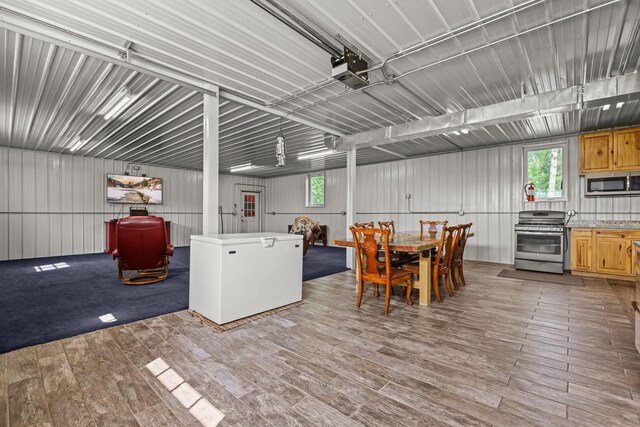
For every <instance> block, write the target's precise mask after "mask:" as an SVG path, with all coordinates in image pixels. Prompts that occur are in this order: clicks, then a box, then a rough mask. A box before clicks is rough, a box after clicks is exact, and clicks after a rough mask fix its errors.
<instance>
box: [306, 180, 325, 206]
mask: <svg viewBox="0 0 640 427" xmlns="http://www.w3.org/2000/svg"><path fill="white" fill-rule="evenodd" d="M314 176H322V177H324V180H323V185H324V203H323V204H321V205H319V204H312V203H311V178H312V177H314ZM326 203H327V176H326V175H325V174H324V172H320V173H310V174H307V176H306V180H305V206H306V207H307V208H324V206H325V204H326Z"/></svg>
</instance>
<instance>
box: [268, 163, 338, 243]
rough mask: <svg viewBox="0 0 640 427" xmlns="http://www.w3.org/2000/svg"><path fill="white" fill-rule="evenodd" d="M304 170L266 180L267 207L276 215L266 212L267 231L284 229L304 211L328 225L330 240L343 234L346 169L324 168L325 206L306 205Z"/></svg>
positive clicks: (304, 213) (282, 230) (281, 230)
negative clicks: (299, 173) (301, 172)
mask: <svg viewBox="0 0 640 427" xmlns="http://www.w3.org/2000/svg"><path fill="white" fill-rule="evenodd" d="M305 180H306V174H303V175H291V176H286V177H279V178H271V179H268V180H266V186H267V204H268V205H267V209H268V210H269V211H272V212H273V211H275V212H276V215H267V217H266V231H273V232H280V233H286V232H287V226H288V225H289V224H292V223H293V220H294V219H295V218H296V217H298V216H300V215H306V216H309V217H311V218H313V219H315V220H316V221H318V222H320V224H324V225H326V226H327V232H328V240H329V242H328V243H329V244H331V241H332V240H333V239H335V238H340V237H344V236H345V234H346V232H345V230H346V222H345V216H344V215H342V214H341V213H342V212H343V211H344V210H345V207H346V201H347V193H346V181H347V176H346V169H334V170H328V171H325V197H326V200H325V206H324V207H323V208H307V207H306V206H305V204H306V199H305V198H306V192H305Z"/></svg>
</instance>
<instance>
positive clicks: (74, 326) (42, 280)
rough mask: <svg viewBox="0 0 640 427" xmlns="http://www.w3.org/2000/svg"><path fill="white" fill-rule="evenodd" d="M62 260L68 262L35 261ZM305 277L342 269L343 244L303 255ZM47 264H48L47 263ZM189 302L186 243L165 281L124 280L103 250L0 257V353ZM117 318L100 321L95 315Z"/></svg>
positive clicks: (180, 307) (168, 310) (175, 308)
mask: <svg viewBox="0 0 640 427" xmlns="http://www.w3.org/2000/svg"><path fill="white" fill-rule="evenodd" d="M57 263H66V264H67V265H68V266H69V267H67V268H60V269H57V268H53V269H50V270H44V271H36V269H35V268H34V267H39V266H46V265H53V264H57ZM303 264H304V267H303V280H311V279H315V278H318V277H322V276H327V275H330V274H334V273H338V272H341V271H345V270H346V267H345V250H344V249H343V248H333V247H321V246H316V247H312V248H310V249H309V251H308V252H307V255H306V256H305V257H304V263H303ZM49 268H51V267H49ZM188 306H189V248H188V247H183V248H176V249H175V254H174V256H173V257H172V258H171V264H170V265H169V277H168V278H167V280H165V281H164V282H159V283H154V284H150V285H140V286H123V285H122V284H121V283H120V281H119V280H118V270H117V266H116V261H114V260H112V259H111V256H109V255H106V254H89V255H74V256H61V257H51V258H36V259H23V260H15V261H2V262H0V313H1V314H2V318H1V319H0V354H1V353H6V352H9V351H12V350H16V349H19V348H22V347H27V346H31V345H36V344H42V343H45V342H50V341H54V340H58V339H62V338H67V337H70V336H74V335H78V334H83V333H86V332H91V331H95V330H97V329H102V328H107V327H111V326H115V325H120V324H124V323H130V322H134V321H136V320H141V319H146V318H149V317H154V316H159V315H161V314H166V313H171V312H174V311H179V310H184V309H186V308H187V307H188ZM106 314H112V315H113V317H114V318H115V319H116V320H115V321H113V322H110V323H103V322H102V321H101V320H100V319H98V317H99V316H103V315H106Z"/></svg>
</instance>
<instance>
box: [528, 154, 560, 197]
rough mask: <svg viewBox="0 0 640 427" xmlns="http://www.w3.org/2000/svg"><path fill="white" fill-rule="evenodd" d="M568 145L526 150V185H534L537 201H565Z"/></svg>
mask: <svg viewBox="0 0 640 427" xmlns="http://www.w3.org/2000/svg"><path fill="white" fill-rule="evenodd" d="M565 154H566V144H564V143H563V144H555V145H546V146H537V147H526V148H525V149H524V160H525V162H526V175H525V185H529V183H531V184H533V186H534V188H535V190H534V195H535V198H536V200H538V199H542V200H545V199H546V200H548V199H563V198H565V193H564V182H565V169H566V168H565V161H566V159H565Z"/></svg>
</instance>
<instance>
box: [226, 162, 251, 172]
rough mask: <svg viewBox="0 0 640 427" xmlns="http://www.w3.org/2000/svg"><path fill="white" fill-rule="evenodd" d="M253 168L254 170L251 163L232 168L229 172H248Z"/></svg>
mask: <svg viewBox="0 0 640 427" xmlns="http://www.w3.org/2000/svg"><path fill="white" fill-rule="evenodd" d="M251 168H253V165H252V164H251V163H244V164H242V165H236V166H231V168H230V169H229V172H240V171H246V170H249V169H251Z"/></svg>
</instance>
